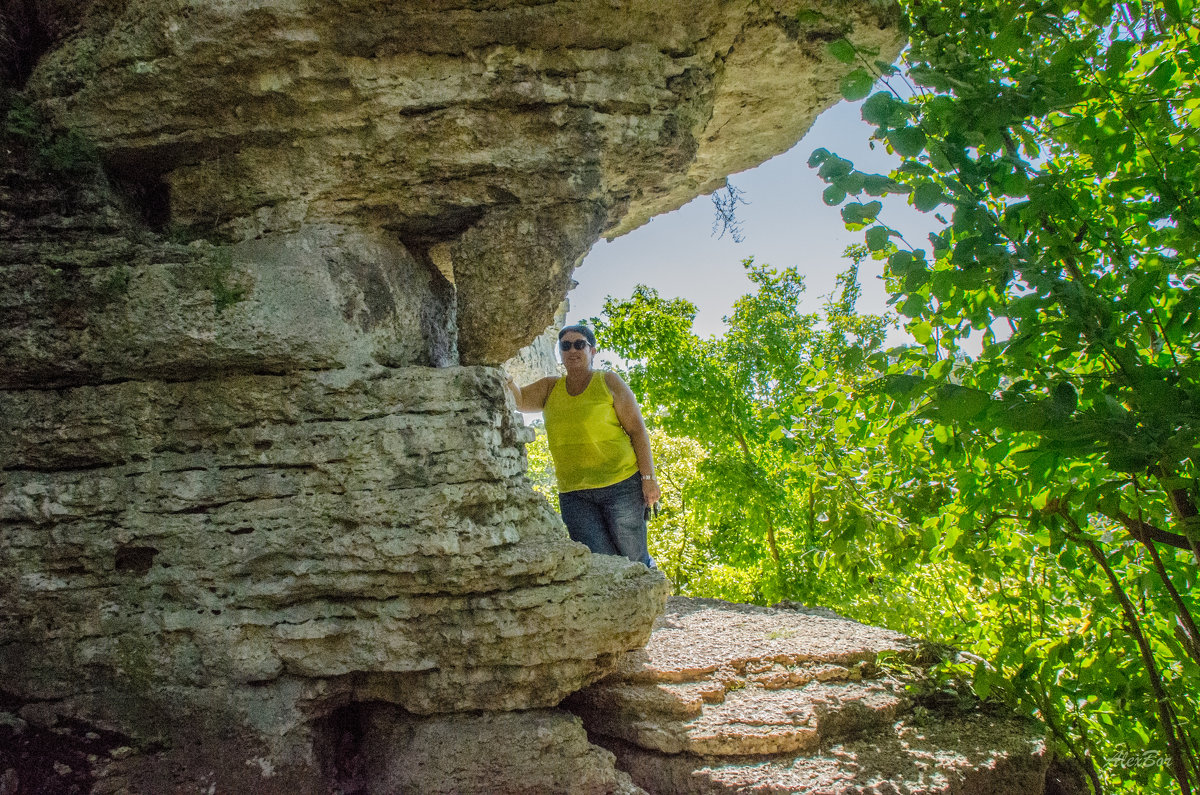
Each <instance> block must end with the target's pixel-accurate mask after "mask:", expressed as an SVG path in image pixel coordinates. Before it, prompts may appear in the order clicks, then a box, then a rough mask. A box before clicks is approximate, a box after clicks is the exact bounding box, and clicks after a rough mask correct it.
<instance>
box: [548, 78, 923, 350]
mask: <svg viewBox="0 0 1200 795" xmlns="http://www.w3.org/2000/svg"><path fill="white" fill-rule="evenodd" d="M861 104H862V103H861V102H855V103H849V102H841V103H839V104H838V105H835V106H834V107H832V108H830V109H829V110H828V111H826V112H825V113H824V114H822V115H821V116H820V117H819V118H818V119H817V121H816V123H815V124H814V125H813V127H812V129H811V130H809V132H808V134H807V135H806V136H805V137H804V138H803V139H802V140H801V141H800V142H799V143H798V144H796V145H795V146H794V147H793V148H792V149H791V150H789V151H788V152H785V153H784V154H781V155H778V156H777V157H774V158H772V159H771V160H768V161H767V162H766V163H763V164H762V165H760V166H759V167H757V168H754V169H751V170H749V171H744V172H742V173H740V174H735V175H732V176H731V177H730V182H731V183H733V184H734V185H735V186H737V187H738V188H740V189H741V190H742V191H744V198H745V199H746V200H747V201H748V202H749V204H745V205H741V206H739V208H738V218H739V219H740V220H741V226H742V233H743V240H742V242H741V243H735V242H734V241H733V240H732V239H731V238H730V236H729V235H725V237H723V238H721V239H717V238H716V237H715V236H713V234H712V225H713V207H712V200H711V199H710V197H708V196H701V197H698V198H696V199H694V200H693V201H692V202H691V203H689V204H687V205H685V206H683V207H681V208H679V209H678V210H676V211H674V212H672V213H668V214H666V215H661V216H658V217H656V218H654V219H652V220H651V221H650V222H649V223H648V224H646V225H644V226H642V227H640V228H638V229H635V230H634V231H633V232H630V233H629V234H627V235H625V236H624V237H620V238H617V239H616V240H614V241H612V242H607V241H603V240H601V241H600V242H599V243H597V244H596V245H595V246H594V247H593V248H592V250H591V252H590V253H589V254H588V256H587V258H586V259H585V260H584V262H583V265H582V266H580V267H579V268H578V269H577V270H576V271H575V274H574V278H575V280H576V281H577V282H578V284H579V286H578V287H576V288H575V289H574V290H573V291H572V292H571V293H570V295H569V296H568V298H569V300H570V302H571V308H570V311H569V313H568V315H567V317H568V319H569V320H570V321H571V322H575V321H577V320H579V319H586V318H589V317H592V316H594V315H598V314H600V310H601V307H602V306H603V303H604V298H605V296H607V295H612V296H615V297H618V298H624V297H627V296H629V295H630V294H631V293H632V292H633V288H634V287H635V286H636V285H638V284H646V285H648V286H650V287H653V288H655V289H656V290H658V291H659V293H660V294H661V295H663V296H664V297H667V298H675V297H682V298H686V299H688V300H689V301H691V302H692V303H693V304H695V305H696V306H697V308H698V310H699V313H698V315H697V318H696V325H695V329H696V331H697V333H699V334H700V335H702V336H708V335H712V334H719V333H720V332H721V331H722V329H723V328H724V325H723V323H722V322H721V319H722V318H723V317H724V316H725V315H726V314H728V313H729V311H730V309H731V307H732V306H733V302H734V301H736V300H737V299H738V298H739V297H740V296H741V295H743V294H744V293H746V292H748V291H749V288H750V283H749V281H748V280H747V279H746V277H745V275H744V273H743V271H742V268H741V265H740V263H741V261H742V260H743V259H745V258H746V257H749V256H753V257H754V259H755V261H756V262H759V263H768V264H770V265H773V266H775V267H779V268H783V267H786V266H789V265H795V266H796V267H797V269H798V270H799V271H800V272H801V273H802V274H804V276H805V283H806V285H807V288H808V290H807V304H806V306H805V309H806V310H815V309H818V308H819V307H820V305H821V303H822V299H823V297H824V296H826V295H829V294H830V293H831V292H832V291H833V290H834V287H835V281H834V279H835V277H836V276H837V274H838V273H839V272H840V271H842V270H844V269H845V267H846V266H847V265H848V264H849V263H848V262H847V261H846V260H845V259H843V258H842V251H843V250H844V249H845V248H846V246H848V245H850V244H851V243H860V242H862V239H863V238H862V232H861V231H858V232H850V231H847V230H846V229H845V227H844V226H843V225H842V219H841V215H840V213H839V208H838V207H828V206H826V205H825V203H824V202H823V201H822V200H821V192H822V191H823V190H824V189H825V183H823V182H822V181H821V180H820V178H818V177H817V173H816V171H815V170H814V169H810V168H809V167H808V157H809V155H810V154H812V152H813V150H814V149H817V148H819V147H824V148H826V149H828V150H830V151H831V152H835V153H837V154H839V155H841V156H842V157H845V158H847V159H849V160H852V161H853V162H854V164H855V166H856V167H857V168H859V169H860V170H862V171H867V172H875V173H887V172H888V171H890V170H891V168H892V167H893V164H894V163H895V162H897V161H896V160H895V158H893V157H892V156H890V155H888V154H887V153H886V151H885V150H884V149H883V146H882V144H876V147H875V148H874V149H871V148H870V146H869V138H870V135H871V131H872V128H871V127H870V126H869V125H867V124H865V123H864V122H863V121H862V119H861V116H860V115H859V113H860V112H859V108H860V106H861ZM881 220H882V221H883V222H885V223H887V224H888V225H889V226H892V227H893V228H895V229H898V230H900V231H901V232H903V233H904V235H905V236H906V238H907V239H908V240H909V241H910V242H911V243H912V244H913V245H914V246H919V245H920V244H921V243H922V242H924V241H925V240H926V235H927V234H928V232H929V231H930V230H932V229H934V228H936V227H938V226H940V224H939V223H938V222H937V221H936V220H934V218H933V217H932V215H925V214H922V213H919V212H917V211H915V210H913V209H912V208H910V207H908V206H907V204H906V203H905V201H904V198H903V197H899V198H892V199H891V200H890V201H888V202H886V203H885V209H884V212H883V215H882V216H881ZM880 265H881V263H879V262H876V261H873V260H868V261H867V262H866V263H864V266H863V271H862V272H861V275H862V279H861V280H862V284H863V298H862V300H861V301H860V303H859V307H858V308H859V310H860V311H863V312H875V313H878V312H883V311H884V310H885V309H886V305H885V304H886V300H887V296H886V294H885V292H884V290H883V285H882V282H881V281H880V280H879V278H878V276H879V272H880ZM901 339H903V335H902V334H901V335H899V336H898V337H897V338H896V339H895V340H894V341H895V342H899V341H900V340H901Z"/></svg>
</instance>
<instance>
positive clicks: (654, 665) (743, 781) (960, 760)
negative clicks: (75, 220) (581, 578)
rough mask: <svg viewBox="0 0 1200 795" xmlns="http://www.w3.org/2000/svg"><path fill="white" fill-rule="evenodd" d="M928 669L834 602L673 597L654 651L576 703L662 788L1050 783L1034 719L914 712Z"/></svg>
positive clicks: (636, 774)
mask: <svg viewBox="0 0 1200 795" xmlns="http://www.w3.org/2000/svg"><path fill="white" fill-rule="evenodd" d="M926 664H927V655H926V654H925V653H924V652H923V651H922V646H921V644H920V643H919V642H918V641H916V640H914V639H912V638H909V637H906V636H904V635H901V634H899V633H896V632H891V631H889V630H886V629H880V628H877V627H868V626H865V625H862V624H859V623H857V622H854V621H849V620H847V619H844V618H842V617H840V616H837V615H836V614H833V613H831V612H829V611H823V610H811V609H799V610H797V609H791V608H787V609H778V608H763V607H755V606H753V605H736V604H730V603H727V602H721V601H719V600H714V599H686V598H682V597H672V598H671V599H670V600H669V602H668V605H667V609H666V611H665V613H664V614H663V615H662V616H660V617H659V619H658V621H657V622H656V623H655V626H654V629H653V631H652V633H651V637H650V642H649V643H648V644H647V645H646V648H645V649H643V650H640V651H635V652H630V653H629V654H626V655H625V657H624V658H623V659H622V661H621V663H620V664H619V665H618V668H617V670H616V672H615V673H613V674H612V675H610V676H609V677H607V678H606V679H604V680H603V681H601V682H598V683H597V684H595V685H592V686H591V687H589V688H587V689H585V690H583V691H581V692H580V693H576V694H574V695H573V696H571V698H570V699H568V701H567V702H566V704H565V706H567V708H569V709H570V710H571V711H573V712H574V713H575V714H577V715H579V716H580V718H582V720H583V722H584V726H585V727H586V728H587V730H588V732H589V736H590V737H591V739H592V741H593V742H595V743H598V744H600V745H602V746H604V747H606V748H608V749H609V750H611V751H612V752H613V753H614V754H616V756H617V759H618V767H620V768H621V769H623V770H625V771H626V772H628V773H629V774H630V775H631V776H632V778H633V780H634V781H635V782H636V783H637V784H638V785H639V786H641V787H643V788H644V789H646V790H647V791H648V792H651V793H662V794H663V795H666V794H668V793H685V792H686V793H709V792H712V793H724V792H739V793H747V792H753V793H822V794H823V795H840V794H841V793H845V795H850V793H881V795H882V793H893V792H920V793H931V794H932V793H964V792H971V793H972V795H979V793H986V792H994V793H1013V794H1014V795H1019V794H1020V793H1031V795H1032V793H1041V792H1042V786H1043V781H1044V779H1045V773H1046V767H1047V764H1048V760H1047V759H1046V754H1045V748H1044V743H1043V741H1042V738H1041V736H1040V735H1039V733H1038V732H1037V731H1036V730H1035V728H1034V727H1032V726H1030V725H1029V724H1027V723H1026V722H1024V721H1022V720H1021V719H1019V718H1017V717H1016V716H1010V715H1001V716H999V717H997V716H994V715H988V714H984V713H982V712H980V711H972V710H966V711H961V712H960V711H959V710H958V709H957V708H955V709H954V710H952V711H951V712H948V713H945V714H943V713H942V712H939V713H938V714H936V715H934V714H931V713H930V711H929V710H928V709H926V708H924V707H922V708H916V707H915V705H914V697H913V696H911V695H910V694H909V691H908V687H907V686H908V685H910V684H912V683H914V682H915V681H917V680H919V679H920V678H921V677H922V675H923V674H922V669H923V667H924V666H925V665H926Z"/></svg>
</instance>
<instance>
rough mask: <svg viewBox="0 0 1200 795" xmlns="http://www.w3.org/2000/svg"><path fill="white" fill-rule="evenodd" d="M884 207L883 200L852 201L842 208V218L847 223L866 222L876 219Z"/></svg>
mask: <svg viewBox="0 0 1200 795" xmlns="http://www.w3.org/2000/svg"><path fill="white" fill-rule="evenodd" d="M882 209H883V203H882V202H877V201H875V202H867V203H866V204H862V203H861V202H851V203H850V204H847V205H846V206H845V207H843V208H842V220H843V221H845V222H846V223H847V224H866V223H870V222H871V221H874V220H875V216H877V215H879V211H880V210H882Z"/></svg>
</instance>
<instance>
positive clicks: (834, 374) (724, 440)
mask: <svg viewBox="0 0 1200 795" xmlns="http://www.w3.org/2000/svg"><path fill="white" fill-rule="evenodd" d="M851 254H852V255H853V256H855V257H858V258H859V259H861V257H862V256H865V250H863V249H856V250H855V251H853V252H851ZM743 266H744V267H745V268H746V269H747V272H748V275H749V277H750V280H751V282H752V283H753V284H754V285H755V287H756V291H755V292H754V293H753V294H751V295H748V296H745V297H744V298H742V299H740V300H739V301H738V302H737V304H736V305H735V306H734V310H733V313H732V315H731V316H730V317H729V318H727V321H728V323H729V331H728V332H727V333H726V334H725V335H724V336H723V337H720V338H712V339H702V338H700V337H698V336H696V335H695V334H694V333H693V331H692V321H693V319H694V318H695V313H696V310H695V307H694V306H692V305H691V304H690V303H688V302H687V301H684V300H681V299H673V300H668V299H664V298H662V297H661V296H659V295H658V293H657V292H655V291H654V290H650V289H648V288H645V287H639V288H638V289H637V290H636V291H635V292H634V294H633V296H631V297H630V298H629V299H628V300H624V301H616V300H613V299H609V301H607V302H606V304H605V308H604V317H602V318H597V319H593V327H594V328H595V329H596V333H597V339H598V341H599V344H600V345H601V346H602V347H604V348H605V349H608V350H612V351H614V352H616V353H617V354H619V355H620V356H622V357H624V358H626V359H628V360H631V361H632V362H633V364H631V365H630V366H629V368H628V371H627V372H626V374H625V375H626V378H627V379H628V381H629V384H630V386H631V387H632V388H633V390H634V392H635V393H636V394H637V396H638V399H639V401H640V402H641V403H642V404H643V405H644V406H645V407H646V408H647V412H646V413H647V421H648V422H649V423H650V424H651V425H653V426H654V427H656V428H657V429H659V430H661V431H662V432H663V433H664V434H667V435H669V437H672V438H674V439H676V440H680V439H686V440H690V443H691V444H694V445H696V446H698V448H699V449H700V450H701V451H702V456H696V457H695V458H696V459H697V460H695V461H694V474H691V473H684V474H686V476H687V478H688V480H686V481H684V482H683V483H682V484H681V485H680V486H679V487H678V489H677V491H678V493H679V495H680V497H679V499H680V501H681V503H688V504H690V505H691V506H692V507H691V508H690V509H689V513H688V515H687V528H689V529H688V530H687V532H688V533H690V534H691V535H690V536H689V537H690V538H691V540H692V543H693V544H702V545H703V546H704V553H705V554H704V556H702V557H699V558H696V557H695V556H693V557H692V558H690V559H688V560H687V561H686V562H685V561H682V560H681V559H680V558H678V557H676V556H674V555H671V556H669V560H670V563H669V565H668V564H664V568H666V569H668V571H669V572H670V571H671V569H672V567H674V569H675V571H676V572H677V573H678V574H679V576H680V578H681V579H682V580H683V582H682V583H678V584H679V585H681V587H683V588H686V589H689V590H690V592H692V593H696V594H703V595H708V596H711V595H723V596H726V597H727V598H737V599H741V600H753V601H778V600H780V599H783V598H816V597H817V596H818V595H819V594H820V593H821V592H822V591H823V589H825V588H826V587H827V586H828V585H830V584H831V583H832V579H831V577H832V576H833V571H832V570H831V569H830V568H829V566H828V563H829V559H828V556H827V555H825V554H822V553H821V549H822V547H825V548H828V546H827V544H826V542H825V541H823V539H827V537H828V536H830V534H831V529H830V528H831V527H842V526H843V524H845V523H847V522H867V521H869V509H867V508H865V507H863V508H860V507H859V506H860V505H863V504H864V503H862V501H861V500H858V499H856V496H855V495H856V493H857V492H860V491H861V490H862V483H861V482H860V481H861V479H862V477H863V472H864V467H863V460H862V457H863V455H864V453H862V452H853V451H848V449H847V447H846V446H843V445H840V444H838V439H837V432H836V431H835V427H841V426H842V425H844V423H845V419H844V417H843V416H842V413H843V409H844V407H845V405H846V392H847V383H848V382H847V379H846V377H845V374H846V373H847V372H848V371H849V370H853V369H854V368H856V367H857V366H858V365H859V364H860V363H861V361H862V357H863V354H864V350H865V351H871V350H874V349H876V348H878V347H879V345H881V344H882V340H883V337H884V331H885V328H886V320H885V319H884V318H879V317H862V316H858V315H856V314H854V312H853V306H854V303H855V301H856V300H857V298H858V292H859V287H858V280H857V270H856V268H857V264H856V265H855V266H853V267H851V268H850V269H849V270H848V271H847V272H846V273H845V274H844V275H843V276H842V277H841V280H840V281H841V292H840V295H839V296H838V297H837V299H836V300H832V301H830V302H829V303H828V304H827V305H826V307H825V312H824V314H821V313H801V312H800V309H799V307H800V300H801V298H802V296H803V292H804V284H803V280H802V279H801V278H800V276H799V274H798V273H797V272H796V270H795V269H794V268H788V269H785V270H783V271H776V270H773V269H771V268H769V267H766V266H761V265H757V264H755V263H754V262H753V260H746V261H745V262H744V263H743ZM659 438H663V437H659ZM676 443H678V442H676ZM656 450H657V452H656V454H657V455H659V456H662V454H663V453H662V451H661V449H658V448H656ZM676 457H678V456H677V454H676ZM797 490H801V491H802V492H803V493H804V494H805V495H806V496H805V497H804V498H803V499H802V500H797V499H794V496H795V492H796V491H797ZM671 502H672V498H671V496H670V491H668V505H671ZM848 506H849V507H848ZM831 516H832V517H835V518H834V519H832V520H831V519H830V517H831ZM700 528H703V529H700ZM672 537H674V536H672ZM667 546H668V547H669V546H670V544H669V543H668V544H667ZM764 551H765V552H764ZM698 562H699V563H702V564H703V565H702V566H701V567H697V566H696V564H697V563H698ZM722 567H724V568H722Z"/></svg>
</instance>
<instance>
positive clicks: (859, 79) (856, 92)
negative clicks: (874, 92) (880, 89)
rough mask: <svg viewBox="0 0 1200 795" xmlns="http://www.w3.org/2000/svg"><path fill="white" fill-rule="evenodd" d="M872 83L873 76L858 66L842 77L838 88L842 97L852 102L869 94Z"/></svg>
mask: <svg viewBox="0 0 1200 795" xmlns="http://www.w3.org/2000/svg"><path fill="white" fill-rule="evenodd" d="M873 85H875V78H874V77H873V76H872V75H871V74H870V73H869V72H868V71H867V70H866V69H863V68H861V67H859V68H858V69H855V70H854V71H853V72H851V73H850V74H848V75H846V76H845V77H843V78H842V80H841V82H840V83H839V84H838V88H839V89H840V90H841V92H842V96H843V97H845V98H846V99H848V100H850V101H851V102H854V101H856V100H860V99H862V98H863V97H865V96H867V95H868V94H870V93H871V86H873Z"/></svg>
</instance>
